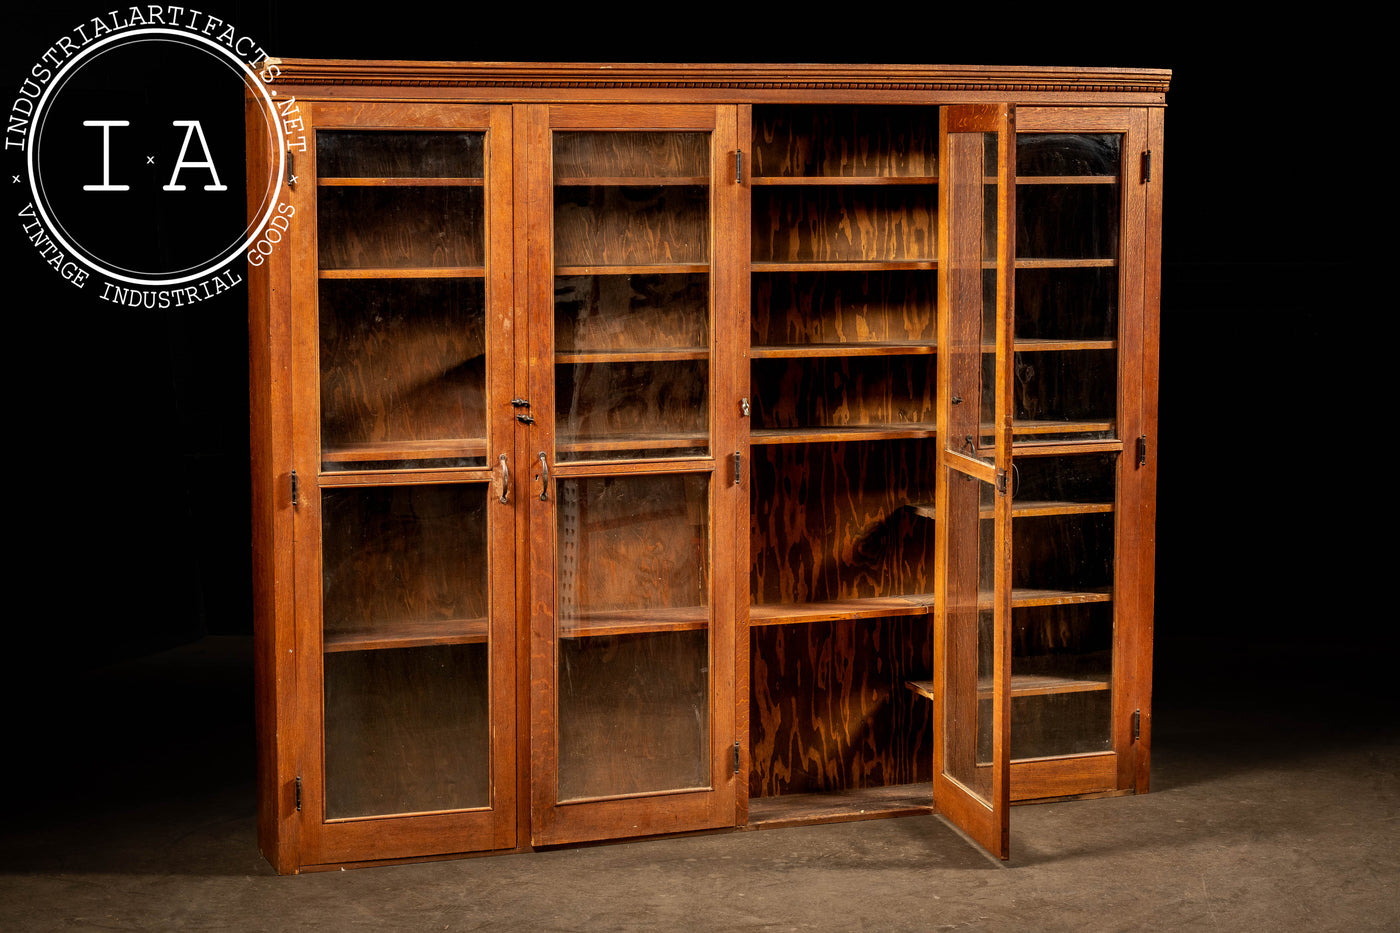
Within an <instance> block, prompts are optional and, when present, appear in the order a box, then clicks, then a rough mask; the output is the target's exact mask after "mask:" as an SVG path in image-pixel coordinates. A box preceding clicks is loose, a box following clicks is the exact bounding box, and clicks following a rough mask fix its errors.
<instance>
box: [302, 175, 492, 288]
mask: <svg viewBox="0 0 1400 933" xmlns="http://www.w3.org/2000/svg"><path fill="white" fill-rule="evenodd" d="M318 191H319V198H318V202H317V208H316V211H317V213H316V230H317V237H318V239H317V242H318V250H319V256H320V266H321V268H322V269H398V268H423V267H451V266H481V265H482V264H483V262H484V256H485V251H484V242H483V241H484V236H485V234H484V230H485V222H484V220H483V216H484V210H483V196H484V195H483V189H481V188H439V187H432V188H400V187H388V188H380V187H365V188H361V187H331V188H320V189H318Z"/></svg>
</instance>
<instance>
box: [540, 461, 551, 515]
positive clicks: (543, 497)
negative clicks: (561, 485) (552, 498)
mask: <svg viewBox="0 0 1400 933" xmlns="http://www.w3.org/2000/svg"><path fill="white" fill-rule="evenodd" d="M540 501H541V502H548V501H549V459H548V458H547V457H545V455H544V451H543V450H541V451H540Z"/></svg>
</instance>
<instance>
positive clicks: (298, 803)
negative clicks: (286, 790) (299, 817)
mask: <svg viewBox="0 0 1400 933" xmlns="http://www.w3.org/2000/svg"><path fill="white" fill-rule="evenodd" d="M297 812H298V813H300V812H301V775H300V774H298V775H297Z"/></svg>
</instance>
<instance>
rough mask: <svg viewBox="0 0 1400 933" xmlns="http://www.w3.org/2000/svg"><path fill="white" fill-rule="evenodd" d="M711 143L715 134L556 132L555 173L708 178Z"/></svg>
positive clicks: (561, 176)
mask: <svg viewBox="0 0 1400 933" xmlns="http://www.w3.org/2000/svg"><path fill="white" fill-rule="evenodd" d="M709 143H710V134H709V133H681V132H669V133H668V132H611V131H604V132H567V131H556V132H555V133H554V177H555V179H556V180H564V179H569V178H697V177H698V178H706V177H708V176H709V174H710V145H709Z"/></svg>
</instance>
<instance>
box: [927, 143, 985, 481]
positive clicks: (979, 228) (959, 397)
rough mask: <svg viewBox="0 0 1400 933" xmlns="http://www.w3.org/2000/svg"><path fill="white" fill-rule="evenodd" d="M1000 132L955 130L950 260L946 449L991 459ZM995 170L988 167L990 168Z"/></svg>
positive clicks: (951, 145)
mask: <svg viewBox="0 0 1400 933" xmlns="http://www.w3.org/2000/svg"><path fill="white" fill-rule="evenodd" d="M996 148H997V137H996V134H995V133H949V134H948V151H949V159H950V162H951V165H950V166H948V171H947V181H945V184H949V185H950V191H949V193H948V202H949V205H950V210H951V211H952V214H953V220H952V221H951V223H952V231H951V232H952V235H951V236H950V245H949V253H950V255H949V256H948V257H947V258H946V264H947V266H948V296H949V300H950V306H949V309H948V310H949V315H950V316H949V326H948V329H947V334H948V338H947V339H948V346H947V347H940V348H939V352H940V353H941V354H945V355H946V356H947V357H948V369H949V388H950V391H951V394H952V401H953V405H952V409H951V415H950V418H949V424H948V425H947V426H946V428H945V435H946V436H945V437H944V442H943V443H944V447H945V448H946V449H948V450H953V451H957V452H958V453H962V454H966V455H968V456H971V457H982V458H983V459H986V460H989V461H990V460H992V459H994V456H995V451H994V450H993V449H992V441H993V438H992V426H993V424H994V423H995V421H996V379H995V374H996V316H997V291H998V286H997V269H996V260H997V255H998V253H997V245H998V244H997V230H998V224H997V184H996V178H997V176H996ZM989 169H990V171H989Z"/></svg>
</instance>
